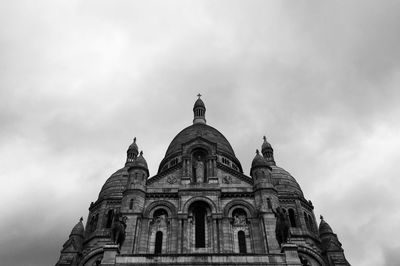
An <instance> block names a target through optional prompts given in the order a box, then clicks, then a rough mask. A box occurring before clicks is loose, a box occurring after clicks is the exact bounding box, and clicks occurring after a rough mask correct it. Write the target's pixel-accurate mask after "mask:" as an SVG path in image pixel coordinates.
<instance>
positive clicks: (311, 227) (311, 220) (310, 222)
mask: <svg viewBox="0 0 400 266" xmlns="http://www.w3.org/2000/svg"><path fill="white" fill-rule="evenodd" d="M308 223H309V224H310V225H309V227H310V230H311V231H313V232H314V225H313V219H312V218H311V215H308Z"/></svg>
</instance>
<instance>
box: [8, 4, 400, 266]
mask: <svg viewBox="0 0 400 266" xmlns="http://www.w3.org/2000/svg"><path fill="white" fill-rule="evenodd" d="M399 17H400V2H399V1H384V2H382V1H379V2H378V1H365V0H364V1H329V2H327V1H277V2H272V1H232V0H229V1H140V2H139V1H109V2H106V1H98V0H97V1H1V3H0V162H1V167H0V181H1V186H0V195H1V200H0V212H1V213H2V218H1V219H0V235H1V237H0V260H1V264H2V265H35V266H36V265H37V266H42V265H54V264H55V262H56V261H57V259H58V256H59V251H60V249H61V247H62V244H63V243H64V242H65V241H66V240H67V238H68V235H69V233H70V230H71V229H72V227H73V226H74V225H75V224H76V222H77V221H78V219H79V218H80V217H81V216H83V217H84V219H85V221H86V217H87V214H88V207H89V205H90V202H91V201H95V200H96V199H97V196H98V193H99V191H100V189H101V187H102V185H103V184H104V182H105V181H106V179H107V178H108V177H109V176H110V175H111V174H112V173H113V172H114V171H116V170H118V169H119V168H121V167H122V166H123V165H124V162H125V156H126V149H127V148H128V146H129V145H130V143H131V142H132V139H133V137H134V136H136V137H137V139H138V141H137V142H138V145H139V148H140V149H143V151H144V157H145V158H146V160H147V162H148V164H149V167H150V174H151V175H154V174H156V171H157V169H158V164H159V163H160V161H161V160H162V158H163V156H164V154H165V151H166V149H167V147H168V145H169V143H170V142H171V140H172V139H173V137H174V136H175V135H176V134H177V133H178V132H179V131H180V130H181V129H183V128H184V127H186V126H188V125H190V124H191V122H192V107H193V103H194V101H195V99H196V96H195V95H196V94H197V93H199V92H200V93H201V94H203V100H204V102H205V104H206V107H207V114H206V118H207V122H208V124H210V125H212V126H214V127H216V128H217V129H219V130H220V131H221V132H222V133H223V134H224V135H225V136H226V137H227V139H228V140H229V141H230V143H231V145H232V146H233V148H234V150H235V152H236V155H237V157H238V158H239V160H240V161H241V163H242V165H243V168H244V171H245V173H246V174H249V167H250V163H251V160H252V159H253V157H254V154H255V149H257V148H260V145H261V143H262V136H263V135H266V136H267V138H268V140H269V141H270V142H271V144H272V145H273V147H274V151H275V159H276V162H277V164H278V165H279V166H281V167H283V168H285V169H286V170H288V171H289V172H290V173H291V174H292V175H293V176H294V177H295V178H296V179H297V181H298V182H299V184H300V185H301V187H302V189H303V191H304V194H305V196H306V198H307V199H310V200H312V202H313V203H314V206H315V214H316V216H317V217H318V216H319V215H320V214H322V215H324V217H325V219H326V221H327V222H328V223H329V224H330V225H331V226H332V228H333V230H334V231H335V233H337V234H338V236H339V239H340V241H341V242H342V244H343V248H344V250H345V254H346V257H347V258H348V260H349V262H350V263H351V264H352V265H363V266H372V265H385V266H392V265H399V264H400V254H399V252H396V251H398V250H399V249H400V243H398V241H397V238H396V236H395V234H398V230H397V229H398V226H399V224H400V209H399V207H398V206H399V203H400V193H398V187H399V185H400V181H399V178H398V174H397V171H398V168H397V167H398V163H399V161H400V138H399V134H400V124H399V117H400V105H399V103H400V60H399V59H400V58H399V57H400V48H399V47H400V46H399V43H400V35H399V32H400V20H399ZM372 252H373V256H372Z"/></svg>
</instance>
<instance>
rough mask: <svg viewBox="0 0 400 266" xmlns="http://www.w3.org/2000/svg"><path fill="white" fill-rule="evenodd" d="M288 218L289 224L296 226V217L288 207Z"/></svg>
mask: <svg viewBox="0 0 400 266" xmlns="http://www.w3.org/2000/svg"><path fill="white" fill-rule="evenodd" d="M289 220H290V226H291V227H296V217H295V214H294V210H293V209H289Z"/></svg>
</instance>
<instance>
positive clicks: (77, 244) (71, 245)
mask: <svg viewBox="0 0 400 266" xmlns="http://www.w3.org/2000/svg"><path fill="white" fill-rule="evenodd" d="M82 221H83V218H82V217H81V218H80V219H79V222H78V223H77V224H76V225H75V226H74V228H72V230H71V234H70V235H69V239H68V240H67V241H66V242H65V243H64V245H63V248H62V250H61V255H60V259H59V260H58V262H57V263H56V266H64V265H69V266H77V265H78V264H79V261H80V259H81V256H82V246H83V237H84V234H85V228H84V227H83V223H82Z"/></svg>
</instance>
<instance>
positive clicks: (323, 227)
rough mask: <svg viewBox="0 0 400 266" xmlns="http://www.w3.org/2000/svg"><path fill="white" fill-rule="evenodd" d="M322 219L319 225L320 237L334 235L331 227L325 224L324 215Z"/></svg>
mask: <svg viewBox="0 0 400 266" xmlns="http://www.w3.org/2000/svg"><path fill="white" fill-rule="evenodd" d="M320 218H321V222H320V224H319V228H318V231H319V235H323V234H333V230H332V228H331V226H330V225H329V224H328V223H327V222H325V220H324V217H322V215H321V216H320Z"/></svg>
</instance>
